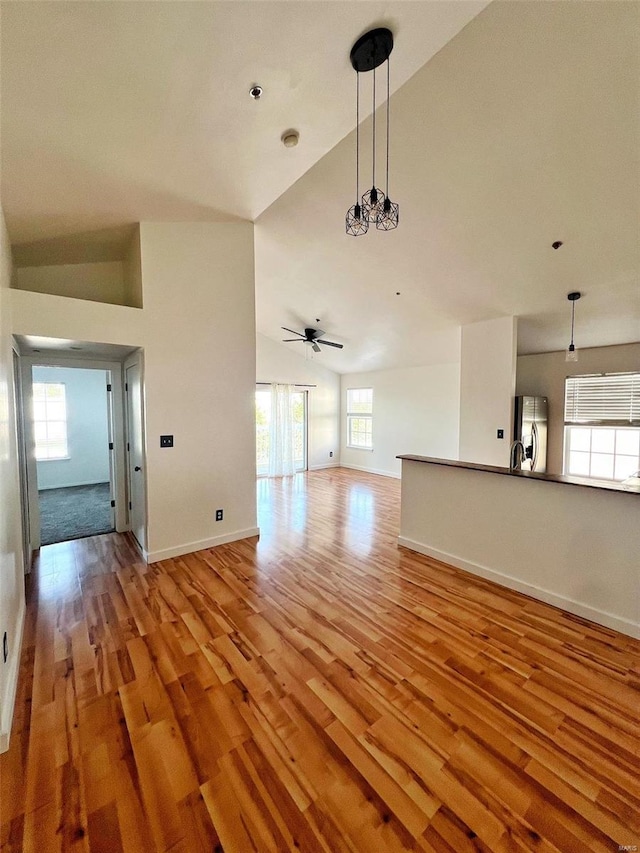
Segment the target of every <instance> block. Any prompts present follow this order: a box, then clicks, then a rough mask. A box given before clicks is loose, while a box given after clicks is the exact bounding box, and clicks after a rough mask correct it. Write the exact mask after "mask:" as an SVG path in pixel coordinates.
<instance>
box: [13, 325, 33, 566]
mask: <svg viewBox="0 0 640 853" xmlns="http://www.w3.org/2000/svg"><path fill="white" fill-rule="evenodd" d="M12 357H13V393H14V405H15V420H16V445H17V451H18V485H19V494H20V524H21V527H22V564H23V570H24V573H25V575H27V574H29V573H30V572H31V555H32V553H33V548H32V547H31V523H30V512H29V478H28V476H27V445H26V436H25V410H24V404H23V393H22V381H21V377H22V366H21V359H22V358H23V356H22V355H21V354H20V352H19V351H18V349H17V347H16V345H15V342H14V343H13V346H12Z"/></svg>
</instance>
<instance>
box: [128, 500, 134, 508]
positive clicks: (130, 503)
mask: <svg viewBox="0 0 640 853" xmlns="http://www.w3.org/2000/svg"><path fill="white" fill-rule="evenodd" d="M129 509H133V507H132V506H131V501H129Z"/></svg>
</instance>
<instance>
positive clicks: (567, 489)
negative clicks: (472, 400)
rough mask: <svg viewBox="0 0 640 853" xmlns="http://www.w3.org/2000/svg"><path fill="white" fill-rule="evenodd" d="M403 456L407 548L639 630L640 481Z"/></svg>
mask: <svg viewBox="0 0 640 853" xmlns="http://www.w3.org/2000/svg"><path fill="white" fill-rule="evenodd" d="M398 458H399V459H401V460H402V498H401V522H400V536H399V537H398V543H399V544H400V545H402V546H403V547H406V548H410V549H412V550H414V551H418V552H419V553H422V554H425V555H427V556H430V557H434V558H435V559H437V560H441V561H442V562H445V563H448V564H449V565H453V566H457V567H458V568H461V569H464V570H466V571H469V572H471V573H473V574H476V575H479V576H481V577H484V578H487V579H489V580H492V581H495V582H496V583H499V584H501V585H503V586H506V587H508V588H510V589H515V590H518V591H520V592H524V593H526V594H527V595H530V596H532V597H533V598H537V599H539V600H540V601H545V602H546V603H548V604H554V605H556V606H557V607H561V608H562V609H564V610H566V611H569V613H573V614H576V615H578V616H582V617H585V618H587V619H591V620H593V621H594V622H598V623H599V624H601V625H606V626H608V627H610V628H614V629H615V630H617V631H621V632H623V633H625V634H629V635H630V636H634V637H640V501H639V500H638V495H640V487H638V486H635V485H634V486H624V485H622V484H621V483H608V482H604V481H592V480H585V479H582V478H579V477H566V476H560V475H555V474H537V473H532V472H530V471H510V470H509V469H508V468H501V467H497V466H491V465H481V464H477V463H472V462H460V461H457V460H453V459H438V458H432V457H428V456H415V455H410V454H406V455H401V456H399V457H398Z"/></svg>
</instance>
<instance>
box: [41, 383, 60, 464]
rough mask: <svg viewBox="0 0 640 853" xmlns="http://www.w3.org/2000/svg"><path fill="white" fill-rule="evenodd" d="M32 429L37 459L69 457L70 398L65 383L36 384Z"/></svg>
mask: <svg viewBox="0 0 640 853" xmlns="http://www.w3.org/2000/svg"><path fill="white" fill-rule="evenodd" d="M33 431H34V436H35V442H36V459H37V460H39V461H41V460H43V459H66V458H67V457H68V456H69V452H68V448H67V401H66V395H65V386H64V384H63V383H62V382H34V383H33Z"/></svg>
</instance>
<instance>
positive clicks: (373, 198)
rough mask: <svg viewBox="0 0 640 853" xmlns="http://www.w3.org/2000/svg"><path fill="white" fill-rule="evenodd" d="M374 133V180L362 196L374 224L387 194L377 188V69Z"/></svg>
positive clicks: (374, 81)
mask: <svg viewBox="0 0 640 853" xmlns="http://www.w3.org/2000/svg"><path fill="white" fill-rule="evenodd" d="M371 117H372V123H371V124H372V131H371V142H372V145H371V162H372V172H373V179H372V181H371V189H370V190H369V191H368V192H366V193H365V194H364V195H363V196H362V207H363V209H364V210H365V211H366V214H367V216H368V217H369V219H371V220H372V221H373V222H375V220H376V219H377V217H378V216H379V215H380V214H381V213H382V206H383V204H384V200H385V198H386V196H385V194H384V193H383V192H382V190H381V189H379V188H378V187H377V186H376V69H375V67H374V69H373V109H372V111H371Z"/></svg>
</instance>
